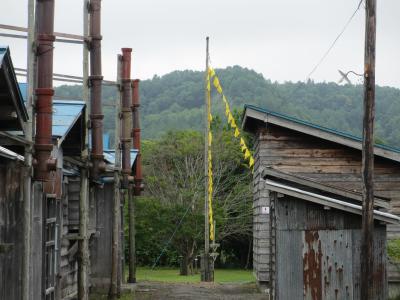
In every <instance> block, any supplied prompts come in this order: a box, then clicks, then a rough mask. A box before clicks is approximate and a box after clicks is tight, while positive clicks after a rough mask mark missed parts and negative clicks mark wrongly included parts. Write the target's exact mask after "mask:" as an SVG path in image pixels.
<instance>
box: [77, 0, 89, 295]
mask: <svg viewBox="0 0 400 300" xmlns="http://www.w3.org/2000/svg"><path fill="white" fill-rule="evenodd" d="M88 9H89V0H84V1H83V36H84V43H83V53H82V55H83V69H82V73H83V76H82V77H83V83H82V98H83V101H85V103H86V109H85V118H84V120H85V126H84V131H85V134H84V146H83V149H82V153H81V159H82V161H83V162H84V167H82V168H81V178H80V179H81V181H80V197H79V233H80V239H79V241H78V246H79V247H78V249H79V260H78V298H79V299H81V300H87V299H89V278H88V276H89V264H90V259H89V233H88V227H89V209H88V207H89V178H88V176H89V172H88V170H89V128H88V120H89V109H90V108H89V107H90V105H89V47H88V46H89V44H88V37H89V10H88Z"/></svg>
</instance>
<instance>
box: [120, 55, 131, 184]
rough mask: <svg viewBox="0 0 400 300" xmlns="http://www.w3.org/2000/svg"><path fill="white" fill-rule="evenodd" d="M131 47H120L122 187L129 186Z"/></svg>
mask: <svg viewBox="0 0 400 300" xmlns="http://www.w3.org/2000/svg"><path fill="white" fill-rule="evenodd" d="M131 53H132V49H131V48H122V75H121V88H122V103H121V108H122V109H121V110H122V130H121V135H122V138H121V147H122V174H123V181H122V188H124V189H127V188H128V186H129V176H130V174H131V142H132V140H131V136H130V131H131V126H132V125H131V123H132V122H131V108H130V104H131V99H132V90H131Z"/></svg>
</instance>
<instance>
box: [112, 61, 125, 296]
mask: <svg viewBox="0 0 400 300" xmlns="http://www.w3.org/2000/svg"><path fill="white" fill-rule="evenodd" d="M121 71H122V56H121V55H118V71H117V76H118V78H117V82H118V84H119V86H120V87H121ZM121 98H122V95H121V88H120V99H118V100H117V101H115V104H116V105H115V164H114V205H113V223H112V224H113V230H112V232H113V233H112V248H111V285H110V293H109V298H110V299H116V298H117V296H118V269H119V268H118V266H119V257H118V244H119V243H118V242H119V227H120V226H119V223H120V204H121V199H120V197H121V190H120V187H121V183H120V172H121V142H120V138H121V132H120V127H121V105H120V103H121Z"/></svg>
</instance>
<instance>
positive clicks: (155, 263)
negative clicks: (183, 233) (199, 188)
mask: <svg viewBox="0 0 400 300" xmlns="http://www.w3.org/2000/svg"><path fill="white" fill-rule="evenodd" d="M191 207H192V206H191V205H189V206H188V208H187V209H186V211H185V213H184V214H183V216H182V218H181V219H180V221H179V223H178V225H176V227H175V230H174V232H173V233H172V235H171V237H170V238H169V240H168V241H167V242H166V243H165V246H164V248H163V249H162V250H161V253H160V255H159V256H158V257H157V259H156V261H155V262H154V264H153V266H152V267H151V270H154V268H155V267H156V265H157V263H158V261H159V260H160V258H161V256H162V255H163V254H164V252H165V250H167V248H168V246H169V244H170V243H171V241H172V239H173V238H174V236H175V233H176V232H177V231H178V229H179V227H180V226H181V224H182V222H183V219H184V218H185V217H186V215H187V213H188V211H189V209H190V208H191Z"/></svg>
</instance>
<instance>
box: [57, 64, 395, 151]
mask: <svg viewBox="0 0 400 300" xmlns="http://www.w3.org/2000/svg"><path fill="white" fill-rule="evenodd" d="M216 72H217V75H218V76H219V78H220V81H221V84H222V87H223V89H224V92H225V94H226V96H227V97H228V99H229V101H230V102H231V104H232V106H233V107H234V108H236V109H237V110H242V109H243V105H244V104H246V103H248V104H254V105H257V106H260V107H264V108H268V109H270V110H274V111H277V112H281V113H285V114H288V115H291V116H295V117H298V118H301V119H303V120H307V121H311V122H314V123H316V124H319V125H323V126H326V127H330V128H334V129H338V130H341V131H345V132H348V133H351V134H355V135H358V136H359V135H360V133H361V125H362V99H363V98H362V86H360V85H357V86H354V85H344V86H343V85H338V84H336V83H313V82H312V81H310V82H307V83H303V82H298V83H293V82H286V83H283V84H279V83H276V82H272V81H270V80H268V79H265V78H264V77H263V75H261V74H258V73H256V72H255V71H253V70H249V69H246V68H242V67H239V66H234V67H228V68H226V69H217V70H216ZM80 90H81V88H80V87H79V86H61V87H58V88H57V90H56V93H57V95H58V96H62V97H66V98H74V99H76V98H79V95H80ZM103 94H104V99H105V104H106V105H107V106H105V108H104V112H105V115H106V118H105V125H106V130H110V129H112V128H113V127H114V112H113V110H112V107H111V106H109V105H110V104H112V102H113V100H114V99H116V97H117V94H116V90H115V88H111V87H105V88H104V92H103ZM140 95H141V102H142V106H141V108H142V110H141V111H142V120H141V122H142V123H141V125H142V128H143V135H144V138H157V137H160V136H161V135H162V134H163V133H165V132H166V131H168V130H174V129H194V130H200V129H201V128H202V124H203V118H204V117H203V102H204V74H203V73H202V72H198V71H175V72H172V73H169V74H167V75H164V76H162V77H159V76H154V77H153V78H152V79H151V80H144V81H142V82H141V88H140ZM213 110H214V113H218V114H220V115H221V116H222V113H223V105H222V102H221V100H220V98H219V97H218V95H214V97H213ZM376 121H377V123H376V137H377V140H378V141H379V142H383V143H385V144H389V145H392V146H397V147H400V130H399V129H398V124H400V90H399V89H395V88H390V87H377V89H376Z"/></svg>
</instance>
